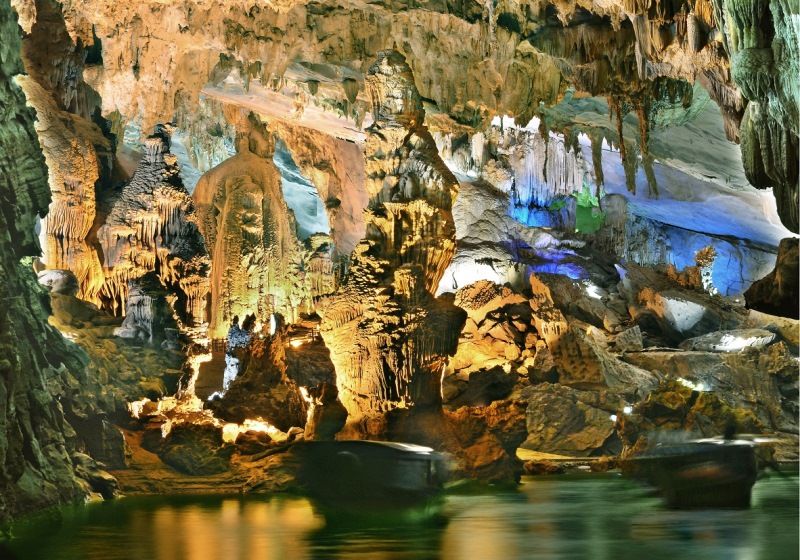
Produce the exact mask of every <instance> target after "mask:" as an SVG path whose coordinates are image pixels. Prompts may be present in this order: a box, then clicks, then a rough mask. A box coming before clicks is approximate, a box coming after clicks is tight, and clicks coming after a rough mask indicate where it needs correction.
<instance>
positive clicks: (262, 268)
mask: <svg viewBox="0 0 800 560" xmlns="http://www.w3.org/2000/svg"><path fill="white" fill-rule="evenodd" d="M248 127H249V128H248V129H246V130H245V131H244V132H242V135H241V137H240V139H239V141H238V153H237V155H235V156H234V157H232V158H230V159H228V160H226V161H225V162H223V163H222V164H220V165H219V166H217V167H215V168H214V169H212V170H211V171H208V172H207V173H206V174H204V175H203V177H202V178H201V179H200V182H199V183H198V184H197V188H196V190H195V193H194V199H195V203H196V205H197V213H198V223H199V225H200V230H201V231H202V233H203V236H204V238H205V242H206V246H207V247H208V248H209V252H210V253H211V258H212V262H213V266H212V272H211V322H210V327H209V334H210V336H211V337H212V338H224V336H225V333H226V332H227V330H228V326H229V325H230V324H231V321H232V320H233V317H235V316H237V315H238V316H242V317H244V316H245V315H247V314H249V313H255V315H256V317H257V318H258V319H259V321H261V322H262V323H263V322H265V321H267V322H268V320H269V316H270V315H271V314H273V313H280V314H281V315H283V316H285V317H287V318H288V319H290V320H291V321H294V320H295V319H297V317H298V316H299V314H300V313H301V312H309V311H310V310H312V309H313V308H312V307H311V296H312V292H311V290H306V286H305V283H304V278H305V274H304V272H303V269H302V246H301V244H300V242H299V241H298V239H297V235H296V233H295V224H294V219H293V216H292V215H291V213H290V212H289V209H288V208H287V206H286V202H285V200H284V197H283V193H282V191H281V182H280V176H279V175H278V171H277V169H276V168H275V165H274V163H273V162H272V156H273V154H274V150H275V145H274V139H273V136H272V131H271V130H269V129H268V128H267V127H266V126H265V125H263V124H261V123H259V122H257V120H256V119H255V117H252V116H251V117H250V123H249V125H248ZM319 266H322V264H321V263H320V264H319ZM320 272H321V273H323V275H324V272H325V270H324V266H322V268H321V269H320ZM329 275H330V274H328V276H329ZM320 278H322V277H320ZM320 287H321V289H323V290H327V289H328V288H329V286H328V285H325V283H324V281H323V282H322V285H320Z"/></svg>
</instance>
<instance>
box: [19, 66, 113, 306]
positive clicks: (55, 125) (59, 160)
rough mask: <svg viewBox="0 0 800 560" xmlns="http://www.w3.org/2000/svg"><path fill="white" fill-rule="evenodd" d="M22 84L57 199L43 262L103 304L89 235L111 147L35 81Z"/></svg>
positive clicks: (47, 223)
mask: <svg viewBox="0 0 800 560" xmlns="http://www.w3.org/2000/svg"><path fill="white" fill-rule="evenodd" d="M19 83H20V86H21V87H22V88H23V91H25V95H26V98H27V100H28V103H29V104H30V105H31V106H33V107H35V108H36V115H37V118H36V131H37V133H38V136H39V143H40V144H41V147H42V152H43V153H44V156H45V161H46V163H47V170H48V182H49V184H50V193H51V196H52V198H53V200H52V202H51V203H50V207H49V209H48V212H47V216H45V218H44V219H43V220H42V224H41V234H40V241H41V245H42V256H41V261H42V263H43V264H44V266H46V267H47V268H50V269H66V270H71V271H72V272H73V273H74V274H75V275H76V277H77V278H78V284H79V295H80V297H81V299H84V300H86V301H91V302H92V303H95V304H97V305H101V304H102V302H101V298H100V292H101V291H102V288H103V284H104V283H105V276H104V274H103V270H102V266H101V264H100V258H99V255H98V252H97V250H96V248H95V246H94V243H92V240H91V239H90V235H89V234H90V231H91V230H92V228H93V227H94V225H95V219H96V217H97V196H96V190H97V187H98V186H99V185H100V184H101V175H102V176H104V178H108V177H109V176H110V174H111V167H112V160H113V153H112V146H111V142H110V141H109V140H108V139H107V138H106V137H105V136H104V135H103V133H102V131H101V130H100V128H99V127H98V126H97V125H96V124H94V123H91V122H89V121H87V120H85V119H83V118H81V117H79V116H77V115H74V114H72V113H69V112H67V111H62V110H60V109H59V108H58V106H57V105H56V103H55V101H54V100H53V98H52V96H51V94H50V93H49V92H48V91H46V90H45V89H44V88H43V87H42V86H41V85H40V84H39V83H37V82H36V81H35V80H34V79H33V78H32V77H30V76H26V77H20V80H19Z"/></svg>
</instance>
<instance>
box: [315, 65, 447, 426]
mask: <svg viewBox="0 0 800 560" xmlns="http://www.w3.org/2000/svg"><path fill="white" fill-rule="evenodd" d="M367 82H368V86H367V87H368V91H369V92H370V96H371V99H372V103H373V114H374V115H375V118H376V120H375V123H374V124H373V126H372V127H371V128H370V129H368V130H367V192H368V193H369V195H370V204H369V209H368V210H367V211H366V212H365V222H366V237H365V239H364V240H363V241H362V242H361V243H359V244H358V245H357V246H356V247H355V249H354V251H353V254H352V256H351V261H350V266H349V270H348V276H347V279H346V281H345V283H344V285H343V286H342V287H341V289H340V290H339V292H338V293H337V294H336V295H334V296H333V297H332V298H331V302H330V304H329V305H328V306H327V308H326V309H325V311H324V317H323V322H322V325H321V332H322V336H323V338H324V339H325V342H326V344H327V345H328V347H329V348H330V350H331V360H332V361H333V363H334V365H335V366H336V373H337V385H338V387H339V392H340V398H341V400H342V403H343V404H344V405H345V407H346V408H347V410H348V412H349V413H350V416H351V419H352V418H358V417H360V416H362V415H365V414H375V413H378V412H381V411H386V410H389V409H392V408H395V407H408V406H412V405H427V406H437V405H439V404H440V403H441V378H442V373H443V370H444V366H445V363H446V360H447V355H448V354H452V353H453V352H454V350H455V344H456V342H457V340H458V332H459V330H460V323H461V321H463V319H461V318H460V312H459V311H458V310H457V309H456V308H455V307H453V306H452V305H450V304H447V303H445V302H443V301H438V300H436V299H434V298H433V296H432V295H431V292H432V291H433V290H435V289H436V286H437V285H438V282H439V279H440V278H441V276H442V274H443V272H444V270H445V268H446V267H447V265H448V264H449V263H450V260H451V259H452V257H453V253H454V251H455V228H454V225H453V219H452V215H451V213H450V208H451V205H452V201H453V197H454V196H455V194H456V193H457V185H458V184H457V182H456V180H455V178H454V177H453V176H452V174H451V173H450V172H449V171H448V170H447V168H446V167H445V166H444V163H443V162H442V160H441V159H440V158H439V156H438V153H437V152H436V148H435V144H434V142H433V138H432V137H431V135H430V133H429V132H428V131H427V129H426V128H425V127H424V125H423V124H422V122H423V120H424V110H423V109H422V101H421V99H420V97H419V93H418V92H417V89H416V87H415V85H414V80H413V76H412V74H411V69H410V68H409V66H408V64H406V62H405V59H404V57H403V56H402V55H400V54H399V53H397V52H394V51H384V52H382V53H380V55H379V57H378V60H377V61H376V62H375V63H374V64H373V65H372V66H371V67H370V71H369V75H368V77H367Z"/></svg>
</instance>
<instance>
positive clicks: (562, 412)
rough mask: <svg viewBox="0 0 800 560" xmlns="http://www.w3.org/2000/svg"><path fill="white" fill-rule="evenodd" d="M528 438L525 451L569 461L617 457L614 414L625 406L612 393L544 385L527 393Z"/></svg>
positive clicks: (528, 390) (524, 445) (525, 392)
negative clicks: (604, 454) (562, 456)
mask: <svg viewBox="0 0 800 560" xmlns="http://www.w3.org/2000/svg"><path fill="white" fill-rule="evenodd" d="M523 395H525V396H527V399H528V409H527V414H526V428H527V431H528V437H527V438H526V439H525V442H524V443H523V444H522V445H521V447H523V448H524V449H530V450H532V451H538V452H542V453H552V454H556V455H564V456H567V457H588V456H591V455H598V454H601V453H604V452H605V453H618V452H619V450H620V449H619V447H618V446H617V443H618V439H617V437H616V434H615V432H614V420H613V419H612V418H611V415H612V414H615V413H619V412H621V411H622V409H623V408H624V406H625V402H624V400H623V399H622V398H620V397H619V396H616V395H614V394H613V393H611V392H609V391H605V390H602V391H581V390H577V389H573V388H570V387H567V386H565V385H559V384H550V383H542V384H540V385H536V386H533V387H529V388H527V389H525V391H524V392H523Z"/></svg>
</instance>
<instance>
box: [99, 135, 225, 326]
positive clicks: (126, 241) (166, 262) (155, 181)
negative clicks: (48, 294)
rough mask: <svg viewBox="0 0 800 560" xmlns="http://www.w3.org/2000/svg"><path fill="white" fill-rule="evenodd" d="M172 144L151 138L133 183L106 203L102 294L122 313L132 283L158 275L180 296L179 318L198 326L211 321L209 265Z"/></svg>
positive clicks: (102, 228)
mask: <svg viewBox="0 0 800 560" xmlns="http://www.w3.org/2000/svg"><path fill="white" fill-rule="evenodd" d="M169 142H170V141H169V135H168V134H167V133H166V132H164V131H158V132H157V133H156V134H153V135H152V136H150V137H148V138H147V140H146V141H145V143H144V154H143V157H142V161H141V163H140V165H139V167H138V168H137V170H136V172H135V173H134V175H133V177H132V178H131V180H130V182H128V183H127V184H124V185H122V186H121V187H120V188H119V189H117V190H116V191H115V192H113V193H111V194H110V195H109V196H108V198H107V199H106V201H105V204H106V205H107V207H108V210H107V212H108V214H107V216H106V218H105V220H104V222H103V224H102V225H101V226H100V228H99V230H98V232H97V238H98V240H99V242H100V246H101V248H102V254H103V259H104V261H103V267H104V270H105V271H106V275H107V279H106V282H105V284H104V286H103V292H102V294H101V295H102V298H103V299H104V300H105V301H106V302H108V305H109V306H110V307H111V309H112V311H114V312H116V313H122V312H124V311H125V308H126V307H127V306H128V305H129V303H130V302H129V301H128V294H129V283H130V282H131V281H134V280H136V279H138V278H140V277H142V276H143V275H144V274H146V273H147V272H151V271H155V272H156V273H157V275H158V278H159V280H160V281H161V283H162V284H163V285H164V286H166V287H168V288H169V289H170V290H171V291H172V293H174V294H175V295H176V297H177V302H176V305H175V311H176V312H177V313H178V315H179V317H180V318H181V319H182V320H183V321H184V322H185V323H186V324H188V325H199V324H201V323H203V322H206V321H207V317H206V297H207V294H208V274H209V264H210V263H209V260H208V255H207V253H206V249H205V246H204V244H203V239H202V237H201V236H200V234H199V232H198V229H197V225H196V224H195V223H194V221H193V220H194V207H193V205H192V200H191V197H190V196H189V193H188V192H186V189H185V188H184V187H183V185H182V184H181V180H180V177H179V175H178V167H177V165H176V158H175V156H173V155H172V154H170V153H169Z"/></svg>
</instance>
